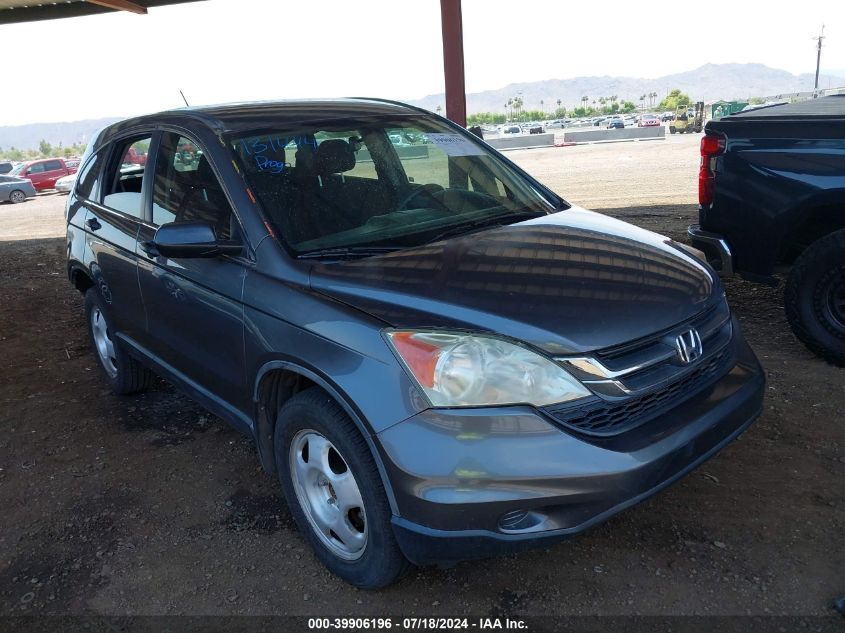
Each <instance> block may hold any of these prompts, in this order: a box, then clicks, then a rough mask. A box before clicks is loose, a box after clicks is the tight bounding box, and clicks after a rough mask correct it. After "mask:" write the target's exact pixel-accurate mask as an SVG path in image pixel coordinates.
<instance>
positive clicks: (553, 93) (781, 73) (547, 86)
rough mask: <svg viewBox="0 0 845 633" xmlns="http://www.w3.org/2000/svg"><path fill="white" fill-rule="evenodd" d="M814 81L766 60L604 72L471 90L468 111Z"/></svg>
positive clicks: (783, 88)
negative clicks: (513, 102) (514, 103)
mask: <svg viewBox="0 0 845 633" xmlns="http://www.w3.org/2000/svg"><path fill="white" fill-rule="evenodd" d="M813 81H814V75H813V74H809V73H807V74H803V75H793V74H791V73H789V72H787V71H785V70H778V69H775V68H769V67H768V66H764V65H763V64H705V65H704V66H701V67H699V68H696V69H695V70H690V71H687V72H683V73H676V74H674V75H665V76H663V77H657V78H656V79H645V78H634V77H611V76H604V77H575V78H573V79H546V80H544V81H532V82H526V83H513V84H508V85H507V86H505V87H503V88H499V89H496V90H485V91H484V92H475V93H470V94H467V112H468V113H473V112H502V111H503V110H504V107H505V104H506V103H507V101H508V99H510V98H512V97H516V96H521V97H522V100H523V108H524V109H527V110H536V109H540V100H543V102H544V103H543V107H544V108H545V109H546V110H549V111H550V110H554V109H555V108H556V107H557V100H558V99H560V100H561V105H563V106H564V107H566V108H568V109H572V108H574V107H576V106H579V105H581V97H583V96H587V97H589V98H590V101H592V100H593V99H596V100H597V99H599V98H600V97H609V96H611V95H616V96H617V97H618V98H619V99H620V100H627V101H633V102H634V103H635V104H637V105H640V101H639V98H640V95H643V94H648V93H650V92H656V93H657V95H658V96H657V99H655V103H657V102H659V101H660V99H662V98H663V97H664V96H666V94H667V93H668V92H669V91H670V90H671V89H673V88H680V89H681V91H682V92H685V93H687V94H688V95H689V96H690V97H692V99H693V101H705V102H708V101H717V100H719V99H724V100H747V99H748V98H749V97H768V96H776V95H779V94H789V93H797V92H808V91H810V92H812V90H813ZM840 86H845V72H843V74H842V76H831V75H827V74H825V75H821V76H820V77H819V88H828V87H840ZM410 103H413V104H414V105H419V106H422V107H423V108H426V109H428V110H436V109H437V106H441V107H442V106H444V105H445V97H444V95H443V93H440V94H434V95H428V96H426V97H423V98H421V99H412V100H411V101H410ZM646 103H647V102H646Z"/></svg>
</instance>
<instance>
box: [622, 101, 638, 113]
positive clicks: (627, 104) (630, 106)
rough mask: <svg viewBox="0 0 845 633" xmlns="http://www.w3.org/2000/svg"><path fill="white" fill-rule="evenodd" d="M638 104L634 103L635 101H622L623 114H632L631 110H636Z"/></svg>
mask: <svg viewBox="0 0 845 633" xmlns="http://www.w3.org/2000/svg"><path fill="white" fill-rule="evenodd" d="M636 111H637V106H636V105H635V104H634V102H633V101H623V102H622V114H631V112H636Z"/></svg>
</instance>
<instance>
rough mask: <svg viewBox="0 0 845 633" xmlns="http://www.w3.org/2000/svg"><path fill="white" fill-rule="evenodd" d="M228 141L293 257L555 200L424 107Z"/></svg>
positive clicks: (422, 235)
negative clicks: (399, 114)
mask: <svg viewBox="0 0 845 633" xmlns="http://www.w3.org/2000/svg"><path fill="white" fill-rule="evenodd" d="M230 140H231V147H232V149H233V151H234V152H235V153H236V154H237V155H238V157H239V158H240V161H241V164H242V165H243V166H244V168H245V172H246V178H247V180H248V183H249V185H250V188H251V189H252V191H253V192H254V193H255V195H256V197H257V198H258V199H259V201H260V202H261V205H262V207H263V209H264V211H265V214H266V215H267V216H268V217H267V219H268V220H269V221H270V222H271V223H272V224H273V227H274V229H275V232H276V234H277V237H278V238H279V239H280V240H281V241H282V242H283V243H284V244H285V245H286V246H287V247H288V249H289V250H290V251H292V252H293V253H294V254H297V255H304V254H308V253H312V254H318V253H319V252H320V251H323V250H326V249H332V250H334V251H337V250H338V249H347V250H349V251H352V250H358V251H363V250H365V249H367V248H371V249H398V248H405V247H411V246H419V245H421V244H425V243H427V242H430V241H433V240H436V239H440V238H442V237H444V236H445V235H446V234H448V235H449V236H454V235H459V234H460V233H462V232H466V231H470V230H476V229H477V228H478V227H480V226H495V225H496V224H508V223H512V222H517V221H520V220H524V219H526V218H530V217H533V216H539V215H545V214H548V213H551V212H553V211H555V210H557V208H558V207H559V206H560V205H561V204H562V201H560V200H559V199H556V198H555V197H554V196H551V195H549V194H547V193H544V192H541V191H540V190H538V189H537V188H536V187H535V186H534V185H532V184H531V183H530V182H529V181H528V180H526V179H525V178H524V177H522V176H521V175H519V174H518V173H516V172H515V171H514V170H513V169H511V168H510V167H508V166H507V165H506V164H505V163H504V162H503V161H502V160H501V159H500V158H499V157H498V156H497V155H495V154H494V153H491V152H490V151H489V150H487V149H486V148H485V147H483V146H482V145H481V144H480V143H479V142H478V141H477V140H476V138H475V137H474V136H472V135H470V134H468V133H460V132H458V131H456V130H455V129H454V128H452V127H449V126H447V125H446V124H444V123H443V122H441V121H439V120H438V119H435V118H433V117H428V116H424V115H420V116H411V117H407V116H406V117H396V118H392V119H387V118H367V119H357V120H352V121H350V120H346V121H342V122H339V123H338V124H331V125H319V126H311V127H301V128H291V129H279V130H269V131H266V132H264V133H260V134H259V133H252V134H249V135H245V136H236V137H234V138H232V139H230Z"/></svg>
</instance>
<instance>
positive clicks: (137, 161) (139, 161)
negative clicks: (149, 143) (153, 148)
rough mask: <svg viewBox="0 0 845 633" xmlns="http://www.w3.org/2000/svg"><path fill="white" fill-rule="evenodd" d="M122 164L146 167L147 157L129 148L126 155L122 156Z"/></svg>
mask: <svg viewBox="0 0 845 633" xmlns="http://www.w3.org/2000/svg"><path fill="white" fill-rule="evenodd" d="M123 164H124V165H126V164H130V165H146V164H147V155H146V153H144V152H139V151H138V150H136V149H135V148H134V147H130V148H129V149H128V150H126V154H124V156H123Z"/></svg>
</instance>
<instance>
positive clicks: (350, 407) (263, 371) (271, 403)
mask: <svg viewBox="0 0 845 633" xmlns="http://www.w3.org/2000/svg"><path fill="white" fill-rule="evenodd" d="M309 387H319V388H320V389H322V390H323V391H325V392H326V393H327V394H328V395H329V397H330V398H332V399H333V400H334V401H335V402H337V403H338V404H339V405H340V406H341V408H342V409H343V410H344V412H345V413H346V414H347V415H348V416H349V418H350V419H351V420H352V422H353V423H354V424H355V426H356V428H357V429H358V431H359V432H360V433H361V436H362V437H363V438H364V441H366V443H367V446H368V447H369V449H370V454H371V455H372V457H373V460H374V461H375V463H376V467H377V468H378V472H379V477H380V478H381V482H382V485H383V486H384V490H385V493H386V494H387V499H388V502H389V503H390V510H391V512H392V513H393V514H394V515H396V516H399V510H398V505H397V503H396V497H395V495H394V494H393V487H392V486H391V484H390V480H389V478H388V477H387V470H386V468H385V466H384V462H383V460H382V458H381V454H380V453H379V451H378V448H377V446H376V444H375V441H374V440H373V434H372V432H371V428H370V426H369V424H368V423H367V422H366V420H365V419H364V417H363V416H362V415H361V413H360V412H359V411H358V410H357V408H356V407H355V406H354V404H353V400H352V399H351V398H350V397H349V396H348V395H347V394H346V393H344V392H343V390H341V389H340V388H339V387H337V385H335V384H333V383H332V382H331V381H330V380H329V379H328V378H326V377H325V376H322V375H321V374H319V373H318V372H316V371H314V370H312V369H309V368H307V367H304V366H302V365H300V364H299V363H296V362H294V361H291V360H283V359H277V360H272V361H268V362H266V363H264V365H262V366H261V368H260V369H259V370H258V372H257V373H256V376H255V380H254V382H253V391H252V399H253V405H254V409H255V414H254V420H255V427H254V434H255V443H256V450H257V452H258V459H259V462H260V463H261V466H262V468H263V469H264V471H265V472H267V473H268V474H272V473H274V472H276V470H277V464H276V458H275V453H274V449H273V434H274V432H275V428H276V414H277V412H278V410H279V407H281V405H282V404H283V403H284V402H285V401H286V400H287V399H288V398H290V397H291V396H293V395H294V394H296V393H298V392H299V391H302V390H304V389H307V388H309Z"/></svg>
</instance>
